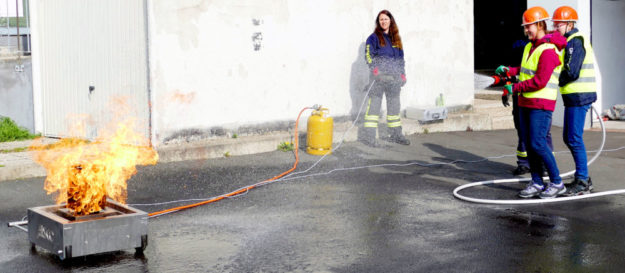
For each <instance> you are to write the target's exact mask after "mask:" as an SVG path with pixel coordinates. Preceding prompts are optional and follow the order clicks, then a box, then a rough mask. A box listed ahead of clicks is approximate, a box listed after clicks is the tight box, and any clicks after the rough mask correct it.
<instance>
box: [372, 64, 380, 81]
mask: <svg viewBox="0 0 625 273" xmlns="http://www.w3.org/2000/svg"><path fill="white" fill-rule="evenodd" d="M371 74H373V79H374V80H376V81H377V80H379V76H380V70H379V69H378V67H377V66H376V67H374V68H373V70H371Z"/></svg>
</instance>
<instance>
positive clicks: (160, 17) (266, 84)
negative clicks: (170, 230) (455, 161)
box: [148, 0, 473, 144]
mask: <svg viewBox="0 0 625 273" xmlns="http://www.w3.org/2000/svg"><path fill="white" fill-rule="evenodd" d="M382 9H388V10H390V11H391V12H392V13H393V15H394V16H395V19H396V21H397V24H398V26H399V30H400V34H401V36H402V40H403V44H404V50H405V56H406V73H407V78H408V83H407V84H406V86H405V87H404V88H403V89H402V95H401V100H402V108H403V109H405V108H406V107H410V106H414V107H428V106H434V104H435V101H436V97H437V96H438V95H439V94H441V93H442V94H444V97H445V102H446V105H447V106H454V105H468V104H472V102H473V3H472V1H468V0H463V1H456V0H444V1H434V0H430V1H410V0H401V1H373V0H345V1H330V0H321V1H287V0H259V1H254V0H244V1H228V0H215V1H202V0H159V1H154V0H148V40H149V45H148V47H149V62H150V65H149V70H150V90H151V99H152V106H153V107H152V115H153V116H152V117H153V141H154V143H155V144H158V143H162V142H163V141H165V140H167V139H171V138H172V137H173V136H176V135H177V134H180V133H181V132H206V131H209V129H210V128H215V127H223V128H225V129H227V130H237V128H241V127H245V126H252V125H259V124H260V125H263V124H264V125H268V124H271V123H272V122H279V121H288V120H291V121H292V120H294V119H295V117H296V116H297V113H298V112H299V110H300V109H302V108H303V107H305V106H311V105H313V104H315V103H319V104H323V105H324V106H327V107H329V108H330V111H331V114H332V115H333V116H347V115H349V114H353V113H355V112H357V110H358V107H359V106H360V104H361V102H362V98H363V95H364V94H363V89H365V87H366V85H367V82H368V71H367V67H366V64H365V62H364V42H365V40H366V38H367V37H368V36H369V35H370V34H371V33H372V31H373V29H374V26H375V25H374V21H375V17H376V15H377V13H378V12H379V11H380V10H382ZM259 34H260V35H262V40H258V39H257V40H256V41H258V42H259V43H258V45H260V47H259V48H256V49H255V47H254V39H253V37H256V38H259V37H258V35H259Z"/></svg>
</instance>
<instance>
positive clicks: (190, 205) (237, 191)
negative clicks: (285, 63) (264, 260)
mask: <svg viewBox="0 0 625 273" xmlns="http://www.w3.org/2000/svg"><path fill="white" fill-rule="evenodd" d="M307 109H312V108H311V107H305V108H304V109H302V110H301V111H300V112H299V114H298V115H297V120H295V141H294V149H295V163H293V167H291V169H289V170H287V171H286V172H283V173H281V174H279V175H276V176H274V177H272V178H269V179H267V180H264V181H261V182H258V183H256V184H252V185H249V186H247V187H244V188H241V189H238V190H236V191H233V192H229V193H226V194H223V195H220V196H218V197H215V198H212V199H209V200H206V201H202V202H198V203H194V204H189V205H184V206H179V207H174V208H170V209H165V210H161V211H155V212H151V213H148V216H150V217H154V216H159V215H163V214H166V213H171V212H175V211H180V210H183V209H189V208H194V207H198V206H201V205H206V204H208V203H213V202H217V201H219V200H222V199H224V198H228V197H233V196H235V195H238V194H241V193H244V192H247V191H249V190H251V189H253V188H256V187H257V186H258V185H259V184H262V183H266V182H269V181H274V180H276V179H278V178H280V177H283V176H285V175H287V174H289V173H290V172H292V171H294V170H295V169H296V168H297V164H298V163H299V154H298V150H299V149H298V146H299V138H298V131H297V125H298V124H299V118H300V117H301V115H302V113H304V111H305V110H307Z"/></svg>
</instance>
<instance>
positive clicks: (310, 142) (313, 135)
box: [306, 108, 334, 155]
mask: <svg viewBox="0 0 625 273" xmlns="http://www.w3.org/2000/svg"><path fill="white" fill-rule="evenodd" d="M329 113H330V111H329V110H328V108H319V109H317V110H314V111H313V112H312V114H311V115H310V117H309V118H308V129H307V135H306V152H307V153H309V154H311V155H325V154H330V153H332V130H333V126H334V120H332V117H329V116H328V114H329Z"/></svg>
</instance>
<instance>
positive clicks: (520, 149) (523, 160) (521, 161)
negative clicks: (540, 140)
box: [512, 95, 553, 168]
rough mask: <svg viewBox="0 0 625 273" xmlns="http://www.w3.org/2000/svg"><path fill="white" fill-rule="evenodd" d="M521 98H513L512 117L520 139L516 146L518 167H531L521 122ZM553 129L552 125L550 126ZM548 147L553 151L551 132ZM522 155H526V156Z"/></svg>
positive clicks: (516, 96)
mask: <svg viewBox="0 0 625 273" xmlns="http://www.w3.org/2000/svg"><path fill="white" fill-rule="evenodd" d="M520 108H521V106H519V96H518V95H514V96H512V117H513V118H514V129H516V134H517V137H518V141H517V145H516V154H517V156H516V165H517V166H523V167H527V168H529V167H530V163H529V160H528V159H527V149H526V148H525V143H523V134H525V132H524V131H523V128H521V121H520V120H519V115H520V114H519V109H520ZM549 127H551V123H550V124H549ZM547 145H548V146H549V149H550V150H551V151H553V141H552V139H551V130H548V131H547ZM522 154H525V155H524V156H523V155H522Z"/></svg>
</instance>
